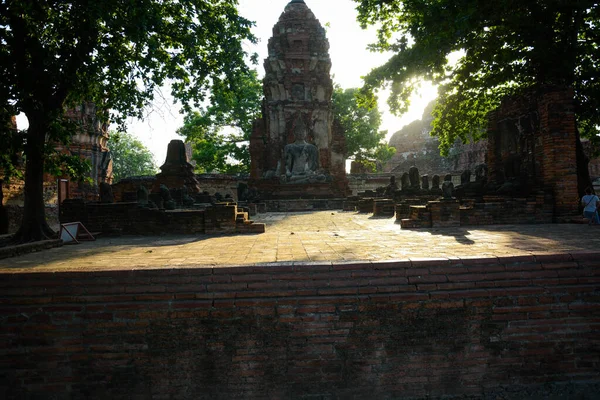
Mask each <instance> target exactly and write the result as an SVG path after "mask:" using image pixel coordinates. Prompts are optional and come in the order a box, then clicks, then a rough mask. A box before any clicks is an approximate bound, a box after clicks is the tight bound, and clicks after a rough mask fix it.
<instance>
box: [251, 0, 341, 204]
mask: <svg viewBox="0 0 600 400" xmlns="http://www.w3.org/2000/svg"><path fill="white" fill-rule="evenodd" d="M268 48H269V56H268V58H267V59H265V61H264V67H265V78H264V81H263V87H264V95H265V97H264V100H263V117H262V118H261V119H259V120H257V121H256V123H255V125H254V131H253V134H252V137H251V141H250V152H251V178H252V182H251V184H252V185H254V186H256V187H257V188H258V189H259V191H261V192H262V193H263V195H264V196H265V197H267V198H299V197H303V198H307V197H308V198H311V197H312V198H331V197H344V196H345V195H346V194H347V192H348V182H347V179H346V172H345V156H344V152H345V137H344V134H343V132H341V129H339V128H336V127H337V126H338V125H337V124H335V123H334V117H333V112H332V104H331V96H332V93H333V82H332V80H331V76H330V74H329V72H330V69H331V59H330V57H329V42H328V40H327V37H326V35H325V30H324V29H323V27H322V26H321V24H320V23H319V21H318V20H317V19H316V17H315V15H314V14H313V12H312V11H311V10H310V9H309V8H308V6H307V5H306V4H305V3H304V1H303V0H293V1H291V2H290V3H289V4H288V5H287V6H286V7H285V10H284V12H283V13H282V14H281V17H280V18H279V22H277V24H275V26H274V27H273V37H272V38H271V39H270V40H269V44H268ZM298 135H300V136H303V137H304V136H305V137H306V138H305V142H306V145H305V146H306V148H307V149H308V148H310V150H311V151H310V153H311V154H317V155H316V156H314V157H316V158H318V160H315V161H317V162H316V164H315V163H313V162H311V163H310V165H311V166H314V165H316V167H310V168H309V167H308V166H307V167H306V168H305V170H306V173H305V174H299V175H296V173H295V172H292V171H290V168H289V165H290V162H291V161H290V157H291V156H290V153H289V150H287V151H288V153H287V154H286V146H287V145H290V144H293V143H295V141H296V140H297V138H298ZM303 140H304V139H303ZM302 143H304V142H302ZM313 146H315V147H316V151H314V147H313ZM288 149H289V146H288ZM298 154H300V153H299V152H298ZM310 157H313V156H312V155H311V156H310ZM307 165H308V163H307ZM286 167H287V168H286ZM295 170H296V171H297V170H298V168H297V164H296V168H295Z"/></svg>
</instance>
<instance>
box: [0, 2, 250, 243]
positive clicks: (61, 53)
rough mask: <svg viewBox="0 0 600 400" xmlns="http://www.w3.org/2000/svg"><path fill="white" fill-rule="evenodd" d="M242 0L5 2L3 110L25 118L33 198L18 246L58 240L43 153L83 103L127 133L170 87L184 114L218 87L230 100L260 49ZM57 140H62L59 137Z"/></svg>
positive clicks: (0, 52) (1, 12) (0, 61)
mask: <svg viewBox="0 0 600 400" xmlns="http://www.w3.org/2000/svg"><path fill="white" fill-rule="evenodd" d="M236 6H237V1H236V0H210V1H209V0H186V1H175V0H166V1H159V0H136V1H130V0H102V1H96V0H78V1H57V0H37V1H31V0H9V1H2V2H0V104H1V106H2V107H3V108H5V109H6V112H7V113H8V114H10V115H17V114H18V113H20V112H23V113H25V114H26V115H27V118H28V120H29V123H30V125H29V128H28V130H27V134H26V146H25V154H26V160H27V162H26V174H25V186H26V189H25V190H26V198H25V208H24V218H23V222H22V225H21V229H20V231H19V233H18V234H17V235H16V236H17V240H19V241H29V240H39V239H43V238H44V237H47V236H49V235H51V234H52V231H51V230H50V229H49V228H48V226H47V224H46V222H45V218H44V210H43V208H44V207H43V196H42V182H43V165H44V159H45V153H44V146H45V144H47V143H49V142H55V141H57V140H58V137H57V134H60V133H61V132H62V131H63V130H62V129H59V128H60V127H64V126H65V125H64V124H62V123H60V120H61V117H62V115H63V113H64V108H65V106H69V105H73V104H76V103H79V102H81V101H82V100H85V101H91V102H93V103H95V104H96V105H97V106H98V107H97V108H98V110H100V111H99V114H100V115H99V116H98V117H99V118H100V119H101V120H104V121H106V120H108V111H107V110H112V111H113V114H112V115H111V118H110V119H111V121H112V122H113V123H117V124H123V123H124V121H125V120H126V118H127V117H130V116H135V117H139V116H141V115H142V109H143V108H144V107H146V106H147V105H149V104H150V103H151V101H152V99H153V96H154V93H155V91H156V90H157V88H159V87H160V86H161V85H163V84H164V83H165V82H166V81H167V80H168V81H169V82H170V83H171V88H172V94H173V96H174V98H175V99H177V100H178V101H180V102H181V103H182V104H183V106H184V108H185V109H188V110H189V109H190V107H191V106H199V105H200V104H201V102H202V101H204V100H205V98H206V95H207V93H208V91H210V89H211V87H213V86H218V85H220V86H221V87H222V89H221V91H222V92H224V93H234V92H235V90H237V88H235V87H231V86H230V85H229V84H228V82H230V81H231V80H234V79H233V78H235V77H236V76H237V75H239V74H244V73H245V72H246V71H247V70H248V67H247V65H246V56H247V54H246V53H245V52H244V50H243V48H242V42H243V41H244V40H251V41H255V38H254V37H253V36H252V34H251V33H250V27H251V22H250V21H248V20H246V19H244V18H242V17H240V16H239V15H238V13H237V8H236ZM58 136H60V135H58Z"/></svg>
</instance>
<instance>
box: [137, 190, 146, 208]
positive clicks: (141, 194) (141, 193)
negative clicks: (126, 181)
mask: <svg viewBox="0 0 600 400" xmlns="http://www.w3.org/2000/svg"><path fill="white" fill-rule="evenodd" d="M136 194H137V203H138V205H139V206H140V207H148V189H146V187H145V186H143V185H140V186H139V187H138V190H137V193H136Z"/></svg>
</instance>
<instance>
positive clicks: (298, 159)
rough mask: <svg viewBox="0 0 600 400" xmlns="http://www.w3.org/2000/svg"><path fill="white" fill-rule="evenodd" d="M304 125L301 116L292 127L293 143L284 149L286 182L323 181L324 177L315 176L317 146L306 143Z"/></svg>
mask: <svg viewBox="0 0 600 400" xmlns="http://www.w3.org/2000/svg"><path fill="white" fill-rule="evenodd" d="M306 136H307V133H306V124H305V123H304V120H303V118H302V117H301V116H298V118H297V120H296V126H295V127H294V137H295V141H294V143H291V144H288V145H286V146H285V148H284V153H285V176H286V181H287V182H294V183H300V182H310V181H317V180H325V176H323V175H317V174H316V171H317V168H318V167H319V153H318V150H317V146H315V145H314V144H310V143H307V142H306Z"/></svg>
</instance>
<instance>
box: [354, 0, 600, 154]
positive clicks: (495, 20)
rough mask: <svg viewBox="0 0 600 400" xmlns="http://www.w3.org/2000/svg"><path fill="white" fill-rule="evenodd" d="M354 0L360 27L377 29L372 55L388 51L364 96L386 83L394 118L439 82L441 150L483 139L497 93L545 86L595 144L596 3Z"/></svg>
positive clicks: (436, 127)
mask: <svg viewBox="0 0 600 400" xmlns="http://www.w3.org/2000/svg"><path fill="white" fill-rule="evenodd" d="M354 1H355V2H356V3H358V6H357V9H358V12H359V17H358V19H359V21H360V23H361V24H362V26H363V27H366V26H368V25H378V26H379V28H378V29H379V35H378V39H379V40H378V42H377V43H375V44H373V45H372V48H373V49H374V50H379V51H391V52H392V53H393V55H392V56H391V58H390V59H389V61H388V62H387V63H385V64H384V65H382V66H380V67H378V68H375V69H373V70H372V71H371V72H370V73H369V74H368V75H367V76H366V78H365V86H364V94H366V98H367V99H368V96H369V95H370V96H372V95H373V94H374V92H376V91H377V89H378V88H380V87H382V86H391V89H392V95H391V97H390V100H389V103H390V106H391V109H392V110H393V111H395V112H397V113H401V112H403V111H405V110H406V109H407V107H408V105H409V98H410V94H411V93H412V92H413V90H414V89H415V88H416V87H417V86H418V83H419V81H420V80H430V81H433V82H434V83H438V84H441V85H440V88H439V94H440V97H439V101H438V104H437V107H436V109H435V111H434V115H435V120H434V123H433V132H432V134H434V135H438V136H439V137H440V149H441V151H442V153H447V151H448V150H449V149H450V147H451V146H452V145H453V143H454V141H455V139H456V138H460V139H462V140H463V141H467V140H468V139H469V138H470V137H471V135H473V136H474V137H475V138H478V137H482V136H483V135H485V124H486V115H487V113H488V112H489V111H491V110H492V109H493V108H495V107H497V106H498V105H499V103H500V101H501V99H502V98H503V97H504V96H506V95H511V94H516V93H520V92H522V91H524V90H527V89H532V88H536V87H541V86H544V85H560V86H565V87H572V88H573V89H574V90H575V101H576V116H577V121H578V127H579V130H580V132H581V134H582V135H585V136H586V137H589V138H591V139H594V140H597V139H598V126H599V125H600V113H599V112H598V109H599V108H600V80H599V79H598V72H599V69H600V49H598V46H599V43H600V30H599V26H600V5H599V3H598V2H597V1H591V0H570V1H569V0H543V1H542V0H499V1H481V0H436V1H431V0H403V1H399V0H354ZM456 57H458V60H457V61H456V64H455V65H452V64H451V62H450V60H452V59H453V58H456Z"/></svg>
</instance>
